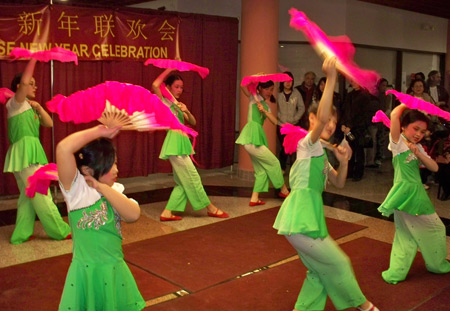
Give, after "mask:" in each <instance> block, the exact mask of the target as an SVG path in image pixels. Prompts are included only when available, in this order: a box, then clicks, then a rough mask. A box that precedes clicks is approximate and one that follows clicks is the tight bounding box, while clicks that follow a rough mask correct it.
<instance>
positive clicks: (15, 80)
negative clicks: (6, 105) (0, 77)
mask: <svg viewBox="0 0 450 311" xmlns="http://www.w3.org/2000/svg"><path fill="white" fill-rule="evenodd" d="M22 75H23V73H22V72H21V73H18V74H16V75H15V76H14V78H13V80H12V81H11V91H13V92H14V93H15V92H17V85H18V84H20V81H21V80H22Z"/></svg>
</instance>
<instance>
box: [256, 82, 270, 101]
mask: <svg viewBox="0 0 450 311" xmlns="http://www.w3.org/2000/svg"><path fill="white" fill-rule="evenodd" d="M273 90H274V86H273V85H272V86H269V87H268V88H265V89H263V88H260V89H259V94H260V95H261V96H262V97H263V98H264V99H265V100H269V99H270V96H271V95H272V94H273Z"/></svg>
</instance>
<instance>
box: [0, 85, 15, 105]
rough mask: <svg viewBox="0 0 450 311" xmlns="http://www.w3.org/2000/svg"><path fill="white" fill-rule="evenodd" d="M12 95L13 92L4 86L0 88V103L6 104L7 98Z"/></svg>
mask: <svg viewBox="0 0 450 311" xmlns="http://www.w3.org/2000/svg"><path fill="white" fill-rule="evenodd" d="M13 96H14V92H13V91H11V90H10V89H8V88H6V87H2V88H0V104H6V102H7V101H8V99H10V98H11V97H13Z"/></svg>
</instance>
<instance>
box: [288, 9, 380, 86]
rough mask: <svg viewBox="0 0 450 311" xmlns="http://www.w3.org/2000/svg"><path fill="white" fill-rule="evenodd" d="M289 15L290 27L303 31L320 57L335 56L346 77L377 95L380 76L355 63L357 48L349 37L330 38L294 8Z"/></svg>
mask: <svg viewBox="0 0 450 311" xmlns="http://www.w3.org/2000/svg"><path fill="white" fill-rule="evenodd" d="M289 14H291V22H290V26H291V27H292V28H294V29H296V30H301V31H303V33H304V35H305V36H306V37H307V39H308V40H309V42H310V43H311V45H312V47H313V48H314V49H315V50H316V52H317V53H318V54H319V55H320V56H322V57H323V58H326V57H330V56H335V57H336V59H337V62H336V68H337V69H338V70H339V71H340V72H341V73H342V74H343V75H344V76H346V77H347V78H348V79H350V80H353V81H355V82H356V83H357V84H358V85H360V86H361V87H363V88H365V89H367V90H368V91H369V92H370V93H372V94H376V92H377V90H376V84H377V81H378V79H379V78H380V76H379V74H378V73H376V72H375V71H369V70H363V69H361V68H359V67H358V66H357V65H356V64H355V63H354V61H353V55H354V54H355V48H354V46H353V44H352V42H351V41H350V39H349V38H348V37H347V36H340V37H328V36H327V35H326V34H325V33H324V32H323V31H322V29H320V28H319V26H317V25H316V24H315V23H313V22H312V21H310V20H309V19H308V17H307V16H306V15H305V14H304V13H303V12H300V11H298V10H296V9H294V8H292V9H290V10H289Z"/></svg>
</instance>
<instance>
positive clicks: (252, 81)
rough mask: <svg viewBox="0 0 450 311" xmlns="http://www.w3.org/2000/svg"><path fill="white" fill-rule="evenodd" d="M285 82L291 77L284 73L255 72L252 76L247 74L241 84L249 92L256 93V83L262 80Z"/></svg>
mask: <svg viewBox="0 0 450 311" xmlns="http://www.w3.org/2000/svg"><path fill="white" fill-rule="evenodd" d="M268 81H273V82H286V81H292V78H291V77H290V76H289V75H287V74H285V73H274V74H256V75H252V76H247V77H244V78H243V79H242V82H241V85H242V86H247V88H248V90H249V91H250V93H252V94H253V95H255V94H256V88H257V87H258V83H260V82H262V83H264V82H268Z"/></svg>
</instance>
